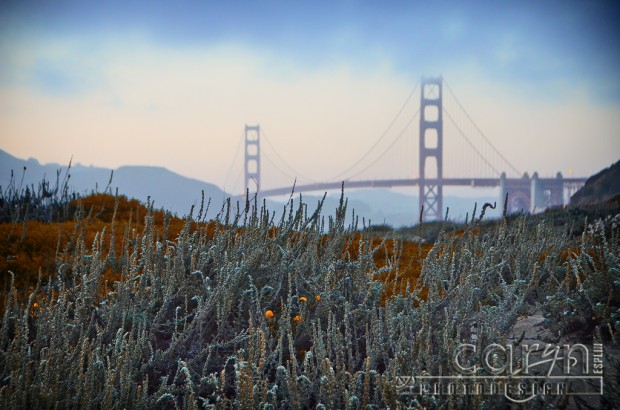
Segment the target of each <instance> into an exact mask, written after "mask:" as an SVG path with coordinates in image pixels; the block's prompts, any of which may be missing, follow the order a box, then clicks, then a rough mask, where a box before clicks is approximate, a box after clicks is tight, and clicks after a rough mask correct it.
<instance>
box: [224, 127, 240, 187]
mask: <svg viewBox="0 0 620 410" xmlns="http://www.w3.org/2000/svg"><path fill="white" fill-rule="evenodd" d="M238 139H239V143H238V144H237V149H236V150H235V155H234V156H233V160H232V162H231V163H230V167H229V168H228V172H226V177H225V178H224V192H226V186H227V184H228V178H230V175H231V174H230V173H231V172H232V170H233V168H237V170H238V171H239V172H238V173H237V178H236V181H235V184H234V185H233V186H232V190H231V191H230V192H236V188H237V184H238V183H239V179H241V175H242V174H243V171H242V167H240V166H239V164H237V157H238V156H239V153H240V152H241V145H243V133H241V135H240V136H239V138H238Z"/></svg>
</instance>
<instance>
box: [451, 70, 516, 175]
mask: <svg viewBox="0 0 620 410" xmlns="http://www.w3.org/2000/svg"><path fill="white" fill-rule="evenodd" d="M443 84H444V85H445V86H446V88H447V89H448V92H449V93H450V95H451V97H452V99H453V100H454V101H455V102H456V104H457V106H458V107H459V108H460V109H461V111H462V112H463V113H464V114H465V117H466V119H467V120H469V122H470V123H471V125H473V127H474V130H475V131H477V133H478V134H479V135H480V136H481V137H482V138H483V139H484V141H485V142H486V144H487V146H488V147H490V148H491V153H492V155H495V156H496V157H499V158H500V159H501V161H502V162H503V164H504V165H506V166H508V168H510V170H511V171H512V172H514V173H515V174H516V175H521V173H520V172H519V170H518V169H517V168H516V167H515V166H514V165H513V164H512V163H511V162H510V161H508V159H506V157H505V156H504V155H503V154H502V153H501V152H500V151H499V150H498V149H497V147H495V145H494V144H493V143H492V142H491V140H489V138H488V137H487V136H486V135H485V133H484V132H482V130H481V129H480V127H479V126H478V124H476V122H475V121H474V120H473V119H472V118H471V116H470V115H469V113H468V112H467V110H466V109H465V107H463V104H461V102H460V101H459V99H458V98H457V97H456V95H455V94H454V92H453V91H452V88H450V86H449V85H448V83H447V82H446V80H445V79H443ZM444 112H445V113H446V114H448V117H449V118H450V120H451V121H452V123H453V124H454V125H455V126H456V127H457V129H458V130H459V132H460V134H461V136H463V137H464V138H465V139H466V140H467V142H468V143H469V145H470V146H471V147H472V148H473V149H474V150H475V151H476V153H477V154H478V155H479V156H480V158H481V159H482V160H483V161H484V162H486V163H487V164H488V165H489V166H491V168H493V170H494V171H496V172H498V173H499V170H498V169H497V167H495V166H493V165H491V164H490V163H489V162H488V160H487V158H485V156H484V155H483V154H482V153H481V152H480V150H479V149H478V148H476V146H475V145H474V144H473V143H472V141H471V140H470V139H469V137H467V135H466V134H465V133H464V132H463V131H462V129H461V127H459V126H458V125H457V124H456V121H455V120H454V118H453V117H452V116H451V115H450V114H449V113H448V111H446V109H445V106H444Z"/></svg>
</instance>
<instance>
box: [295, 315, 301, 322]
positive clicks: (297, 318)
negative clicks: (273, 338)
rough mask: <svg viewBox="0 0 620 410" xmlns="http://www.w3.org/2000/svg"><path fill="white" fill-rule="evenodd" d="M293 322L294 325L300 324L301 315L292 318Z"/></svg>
mask: <svg viewBox="0 0 620 410" xmlns="http://www.w3.org/2000/svg"><path fill="white" fill-rule="evenodd" d="M293 321H294V322H295V323H300V322H301V315H297V316H295V317H293Z"/></svg>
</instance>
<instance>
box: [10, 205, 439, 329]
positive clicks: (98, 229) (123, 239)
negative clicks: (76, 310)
mask: <svg viewBox="0 0 620 410" xmlns="http://www.w3.org/2000/svg"><path fill="white" fill-rule="evenodd" d="M70 208H71V209H70V211H71V214H72V215H75V217H74V218H73V220H69V221H64V222H56V223H45V222H37V221H28V222H27V223H26V224H25V225H24V224H23V223H19V224H11V223H8V224H0V286H2V289H3V290H7V289H8V285H9V282H10V275H9V273H8V272H9V271H11V272H13V273H14V274H15V286H16V288H17V289H19V290H20V291H21V292H23V293H24V294H25V293H27V292H29V290H31V289H33V287H34V285H35V284H36V281H37V276H38V272H39V271H40V272H41V274H42V278H43V283H46V282H47V279H48V278H49V277H50V276H51V275H54V274H55V273H56V272H57V270H58V269H59V268H60V265H62V264H63V263H66V266H65V267H64V268H63V269H68V268H67V266H69V267H70V266H71V265H72V263H73V262H74V261H75V256H76V255H80V254H83V253H86V254H90V253H91V249H92V248H93V243H94V241H95V237H96V235H97V234H98V235H99V236H98V237H97V238H98V242H97V244H98V245H100V246H101V249H100V251H101V252H102V255H103V258H105V257H106V256H107V255H109V254H111V255H114V256H115V258H122V257H123V256H125V257H129V255H130V253H131V252H132V251H133V248H132V246H133V243H134V239H135V238H137V237H138V236H139V235H140V234H142V232H143V230H144V229H145V227H146V224H147V223H149V224H153V227H154V230H155V238H154V240H156V241H160V242H162V243H165V241H166V240H174V239H176V237H177V236H178V235H179V233H180V232H181V230H182V229H183V227H184V224H185V221H184V220H182V219H180V218H178V217H175V216H170V215H168V216H166V215H165V213H164V212H163V211H161V210H157V211H154V212H153V213H152V220H151V221H147V218H146V216H147V214H148V212H147V211H148V210H147V207H146V206H145V205H143V204H141V203H140V202H139V201H137V200H135V199H131V200H130V199H127V197H125V196H119V197H118V198H115V197H114V196H112V195H107V194H94V195H90V196H87V197H85V198H82V199H80V200H79V202H78V201H74V202H73V203H72V204H71V207H70ZM192 229H206V233H207V236H208V237H213V235H214V233H215V230H216V229H218V225H216V224H215V223H214V222H210V223H201V224H193V228H192ZM220 229H221V227H220ZM104 230H105V234H103V235H102V232H104ZM112 232H114V242H113V243H111V242H112V241H111V240H110V238H111V235H110V234H111V233H112ZM22 233H23V235H22ZM242 233H243V230H242V229H239V230H238V234H242ZM276 235H277V229H276V228H274V227H272V228H271V230H270V236H272V237H275V236H276ZM296 238H298V237H297V236H295V237H294V238H292V239H293V240H295V239H296ZM323 239H324V240H327V238H323ZM363 240H364V239H363V238H362V236H361V235H360V234H355V235H353V236H352V237H351V238H350V239H349V241H348V242H347V244H345V246H344V248H343V254H345V255H347V254H348V255H349V257H351V258H356V257H358V256H359V255H358V254H359V250H360V245H362V247H363V246H371V247H372V249H376V252H375V253H374V262H375V264H376V265H377V267H379V268H382V267H385V266H390V268H389V270H387V271H386V272H383V273H381V274H380V275H377V276H376V277H375V279H376V280H381V281H382V282H383V283H384V285H385V294H384V295H383V299H384V300H385V299H386V298H388V297H391V296H393V295H396V294H403V293H404V292H405V291H406V289H407V287H409V289H413V288H414V286H415V284H416V281H417V279H418V277H419V276H420V272H421V266H422V259H423V258H424V257H425V256H426V255H427V253H428V252H429V250H430V249H431V248H432V244H423V245H419V244H418V243H414V242H407V241H405V242H400V243H399V245H395V242H394V241H393V240H386V241H383V240H382V239H381V238H378V237H375V238H372V240H371V243H365V244H360V241H363ZM395 246H396V249H395ZM82 251H85V252H82ZM395 252H398V255H396V257H395ZM390 264H391V265H390ZM108 265H109V266H107V267H106V270H105V272H104V281H107V282H108V284H111V283H113V282H114V281H118V280H122V275H121V272H120V268H118V267H115V266H114V265H113V264H112V263H110V264H108ZM69 270H70V268H69ZM64 273H65V274H70V271H69V272H66V271H65V272H64ZM102 291H103V292H105V289H102ZM421 296H422V297H424V296H425V294H424V292H423V293H422V294H421ZM315 299H316V300H317V301H320V296H319V295H316V296H315ZM300 300H301V301H302V302H305V301H307V299H306V298H305V297H302V298H301V299H300ZM270 313H271V315H273V312H271V311H267V312H266V314H265V316H266V317H268V315H269V314H270Z"/></svg>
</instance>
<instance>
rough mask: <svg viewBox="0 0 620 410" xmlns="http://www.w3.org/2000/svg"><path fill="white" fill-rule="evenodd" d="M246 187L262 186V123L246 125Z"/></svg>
mask: <svg viewBox="0 0 620 410" xmlns="http://www.w3.org/2000/svg"><path fill="white" fill-rule="evenodd" d="M244 181H245V186H244V188H245V189H248V188H249V189H250V191H252V190H253V188H254V187H256V192H258V190H259V188H260V125H246V126H245V180H244Z"/></svg>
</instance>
